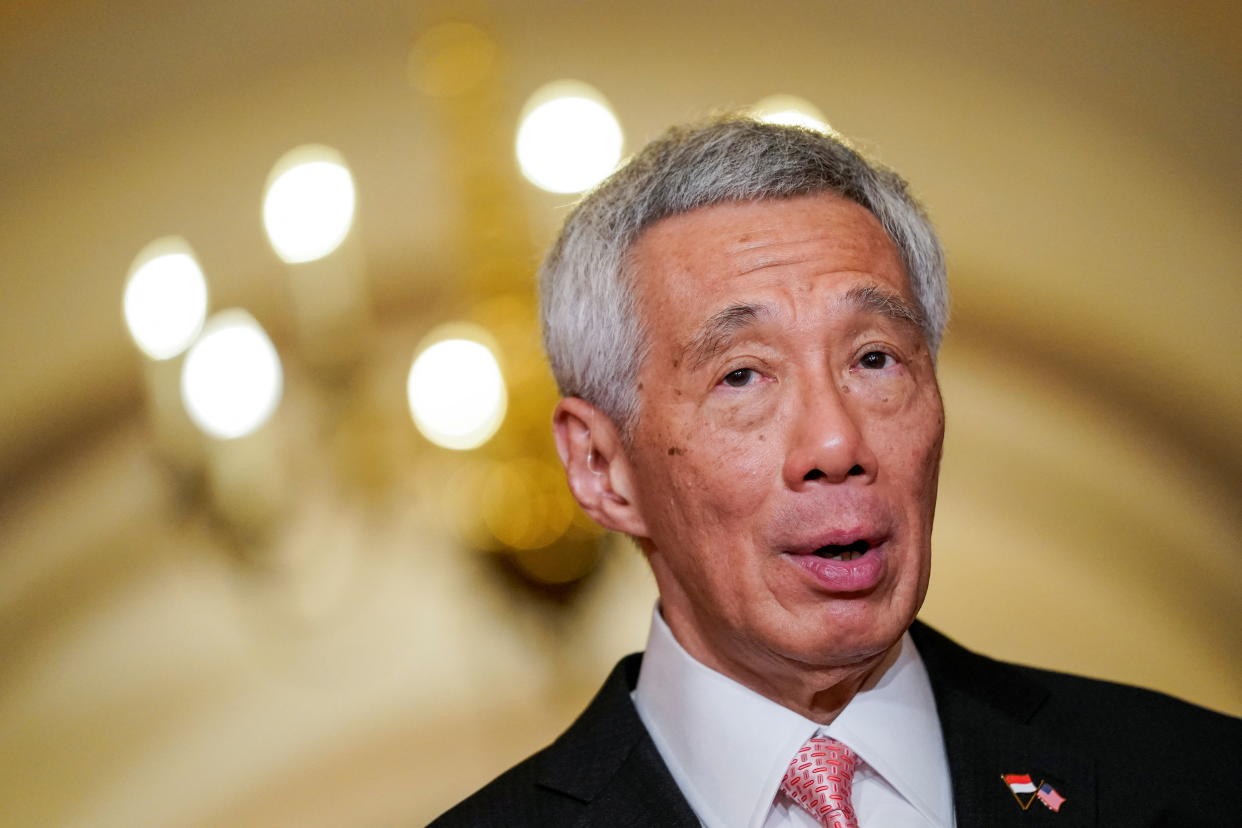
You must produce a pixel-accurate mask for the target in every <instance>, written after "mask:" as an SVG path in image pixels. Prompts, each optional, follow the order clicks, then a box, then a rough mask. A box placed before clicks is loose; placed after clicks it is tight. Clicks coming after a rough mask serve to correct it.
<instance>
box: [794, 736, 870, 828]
mask: <svg viewBox="0 0 1242 828" xmlns="http://www.w3.org/2000/svg"><path fill="white" fill-rule="evenodd" d="M857 766H858V755H857V754H855V753H854V751H852V750H850V749H849V748H847V747H846V746H845V745H843V744H841V743H840V742H838V741H837V740H836V739H832V738H829V737H827V736H813V737H811V738H810V739H808V740H807V741H806V744H804V745H803V746H802V747H801V748H800V749H799V750H798V753H797V755H795V756H794V758H793V761H792V762H790V763H789V768H788V769H786V771H785V778H784V780H783V781H782V782H781V790H782V791H784V792H785V793H786V794H787V795H788V796H789V798H790V799H792V800H793V801H794V802H797V803H798V805H800V806H801V807H802V808H803V809H805V810H806V812H807V813H809V814H810V815H811V816H813V817H815V818H816V819H817V820H819V822H820V824H821V825H823V826H824V828H858V819H857V818H856V817H855V816H854V805H853V803H852V800H851V796H852V793H853V785H854V769H855V768H856V767H857Z"/></svg>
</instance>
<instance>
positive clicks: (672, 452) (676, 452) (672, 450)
mask: <svg viewBox="0 0 1242 828" xmlns="http://www.w3.org/2000/svg"><path fill="white" fill-rule="evenodd" d="M685 453H686V450H685V449H679V448H677V447H676V446H669V447H668V456H669V457H672V456H673V455H678V456H681V455H683V454H685Z"/></svg>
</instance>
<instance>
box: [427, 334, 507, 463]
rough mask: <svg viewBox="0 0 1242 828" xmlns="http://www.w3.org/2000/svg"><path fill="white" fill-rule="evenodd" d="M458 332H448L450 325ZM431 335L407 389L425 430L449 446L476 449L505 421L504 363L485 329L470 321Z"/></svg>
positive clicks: (437, 440) (428, 435) (435, 441)
mask: <svg viewBox="0 0 1242 828" xmlns="http://www.w3.org/2000/svg"><path fill="white" fill-rule="evenodd" d="M450 330H451V331H452V332H453V333H455V334H456V335H455V336H447V335H443V334H444V333H446V332H448V331H450ZM441 331H442V335H440V336H437V335H436V334H435V333H433V334H432V335H431V336H430V337H428V340H429V341H432V344H431V345H428V346H427V347H426V348H424V349H423V350H422V351H421V352H420V353H419V354H418V356H417V357H416V358H415V360H414V364H413V365H412V366H411V367H410V374H409V379H408V381H407V382H406V395H407V397H408V400H409V404H410V414H411V415H412V416H413V418H414V424H415V425H416V426H418V430H419V431H420V432H422V434H423V436H424V437H426V438H427V439H428V440H430V441H431V442H433V443H435V444H436V445H438V446H443V447H444V448H449V449H457V450H464V449H472V448H478V447H479V446H481V445H483V444H484V443H486V442H487V441H488V440H489V439H491V437H492V435H493V434H495V433H496V430H497V429H499V428H500V424H501V423H502V422H503V421H504V417H505V409H506V407H507V404H508V392H507V391H506V389H505V381H504V377H503V376H502V374H501V372H500V364H499V363H498V362H497V361H496V356H495V354H494V353H493V351H492V349H491V348H489V347H488V345H485V344H484V342H486V341H487V339H488V337H487V335H486V333H485V332H483V331H481V330H480V331H477V332H475V331H472V330H471V328H469V327H467V326H461V325H457V326H453V327H452V328H444V329H441Z"/></svg>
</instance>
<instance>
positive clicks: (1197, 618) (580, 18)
mask: <svg viewBox="0 0 1242 828" xmlns="http://www.w3.org/2000/svg"><path fill="white" fill-rule="evenodd" d="M3 20H4V24H3V26H2V27H0V77H3V79H4V82H3V84H0V113H3V116H2V117H3V120H4V125H5V126H4V131H3V137H2V138H0V274H2V275H0V280H2V281H0V285H2V288H0V343H2V345H3V355H4V370H3V372H2V374H0V392H2V394H3V397H2V399H3V412H4V413H3V417H0V498H2V504H0V802H3V803H4V805H3V808H0V823H2V824H5V825H14V826H47V825H58V826H136V825H160V826H209V825H210V826H217V825H247V826H249V825H255V826H258V825H297V826H362V825H395V824H422V823H423V822H425V821H427V820H428V819H429V818H431V817H432V816H433V815H435V814H436V813H438V812H439V811H440V810H441V809H443V808H444V807H446V806H448V805H449V804H451V803H452V802H454V801H455V800H457V799H458V798H460V797H461V796H463V795H464V794H466V793H467V792H469V791H470V790H472V789H473V788H475V787H476V786H477V785H479V784H481V783H482V782H483V781H485V780H486V779H487V778H490V776H491V775H492V774H493V773H495V772H496V771H498V770H500V769H501V768H502V767H504V766H506V765H507V764H509V763H510V762H512V761H514V760H516V759H517V758H519V757H520V756H522V755H524V754H526V753H528V752H529V751H531V750H532V749H534V748H536V747H538V746H540V745H542V744H543V743H545V742H547V741H548V740H549V739H551V738H552V737H553V736H554V735H555V734H556V733H557V732H558V731H559V730H560V729H561V728H562V727H563V726H564V725H565V724H566V723H567V722H568V720H569V719H570V718H571V716H572V715H573V713H574V712H576V710H577V709H579V707H580V706H581V705H582V704H583V703H584V701H585V700H586V698H587V697H588V696H589V695H590V693H591V692H592V691H593V690H594V688H595V686H596V685H597V683H598V682H599V680H600V679H601V678H602V676H603V675H604V673H605V672H606V671H607V669H608V668H609V667H610V665H611V664H612V663H613V661H614V660H615V659H616V658H617V657H618V656H620V655H621V654H623V653H625V652H628V651H631V650H634V649H636V648H639V647H640V646H641V645H642V641H643V637H644V634H645V626H646V622H647V617H648V614H649V612H650V608H651V603H652V600H653V595H654V591H653V586H652V583H651V581H650V579H649V577H648V576H647V575H646V573H645V571H644V569H643V565H642V562H641V560H639V559H638V556H637V555H636V554H635V553H634V552H633V551H632V550H631V549H629V548H627V547H626V545H625V544H624V543H621V542H617V541H615V540H613V539H608V538H604V539H597V538H595V537H594V536H592V535H591V534H590V532H589V531H587V530H586V529H585V528H583V527H582V526H579V525H576V524H571V525H567V524H566V522H565V521H567V520H568V519H569V518H568V517H567V515H568V513H564V512H561V511H559V509H560V506H558V505H557V504H558V503H559V502H560V501H557V500H555V499H549V498H554V495H548V494H542V493H541V492H542V489H543V488H546V486H547V483H546V481H545V480H544V478H545V477H546V469H547V466H546V462H547V460H548V457H549V453H548V452H549V448H548V446H549V443H550V441H549V439H548V437H547V436H546V422H547V416H548V411H549V409H550V405H551V394H550V391H549V386H548V381H547V378H546V375H545V373H544V372H545V369H544V368H543V366H542V363H540V362H538V361H537V358H536V356H535V354H536V353H537V352H536V351H534V350H533V345H534V333H533V323H532V321H531V319H532V308H531V301H530V295H529V291H530V287H531V284H530V275H531V272H532V270H533V266H534V263H535V262H536V261H537V258H538V255H539V251H540V250H541V249H542V248H543V247H544V246H545V245H546V244H547V243H548V241H549V240H550V238H551V236H552V233H553V232H554V228H555V226H556V223H557V221H558V220H559V218H560V217H561V216H563V214H564V211H565V207H566V205H567V204H568V203H570V202H571V201H572V196H554V195H550V194H548V193H544V192H542V191H540V190H537V189H536V188H535V187H533V186H531V185H530V184H529V183H527V182H526V181H525V180H524V179H523V178H522V177H521V175H520V173H519V172H518V169H517V166H516V164H515V162H514V160H513V152H512V146H513V137H514V133H515V130H516V128H517V124H518V121H519V118H520V116H521V114H522V110H523V106H524V104H525V102H526V100H527V98H528V97H529V96H530V95H531V94H532V93H533V92H534V91H535V90H536V89H537V88H539V87H540V86H542V85H543V84H545V83H547V82H549V81H552V80H556V79H558V78H573V79H578V80H581V81H585V82H587V83H590V84H592V85H593V86H594V87H595V88H596V89H598V90H599V91H600V92H601V93H602V94H603V95H604V96H605V97H606V98H607V99H608V101H609V102H610V104H611V106H612V108H613V110H614V111H615V113H616V115H617V117H618V118H619V120H620V123H621V126H622V128H623V130H624V133H625V152H626V153H629V152H632V151H634V150H635V149H636V148H637V147H639V146H641V144H642V143H643V142H644V141H645V140H647V139H648V138H650V137H653V136H654V135H656V134H658V133H659V132H660V131H661V130H662V129H663V128H664V127H665V126H667V125H668V124H670V123H673V122H677V121H682V120H685V119H687V118H690V117H694V116H697V115H700V114H703V113H705V112H708V111H711V110H713V109H716V108H720V107H726V106H727V107H740V106H748V105H750V104H753V103H754V102H755V101H757V100H759V99H760V98H763V97H765V96H768V95H771V94H774V93H792V94H796V95H800V96H802V97H804V98H806V99H808V100H809V101H811V102H813V103H815V104H816V105H817V106H818V107H819V108H820V109H821V110H822V111H823V113H824V114H825V115H826V116H827V118H828V120H829V121H830V122H831V123H832V125H833V126H834V127H835V128H836V129H838V130H840V131H841V132H843V133H845V134H846V135H849V136H852V137H853V138H855V139H856V140H857V141H858V143H860V144H861V145H862V146H863V147H865V148H867V149H868V150H869V151H870V152H872V153H873V154H874V155H876V156H878V157H879V158H880V159H881V160H883V161H884V162H886V163H888V164H890V165H892V166H894V167H896V168H897V169H898V170H900V171H901V172H903V173H904V174H905V175H906V176H907V177H908V178H909V179H910V180H911V181H912V182H913V184H914V187H915V189H916V191H917V192H918V193H919V194H920V196H921V197H922V198H923V200H924V201H925V202H926V204H927V205H928V207H929V209H930V211H931V213H932V215H933V217H934V219H935V220H936V222H937V224H938V226H939V227H940V229H941V231H942V234H943V238H944V242H945V246H946V248H947V250H948V255H949V261H950V268H951V278H952V283H953V288H954V291H955V307H954V319H953V323H952V329H951V333H950V336H949V338H948V343H947V345H946V348H945V351H944V354H943V358H942V382H943V386H944V392H945V397H946V402H947V405H948V410H949V437H948V444H947V456H946V459H945V463H944V471H943V482H942V487H941V507H940V514H939V521H938V524H937V537H936V570H935V576H934V579H933V586H932V592H931V595H930V597H929V599H928V602H927V606H926V609H925V612H924V613H923V615H924V617H925V618H926V619H927V620H928V621H931V622H932V623H934V624H937V625H938V626H940V627H941V628H942V629H943V630H945V631H946V632H948V633H949V634H951V635H953V636H954V637H956V638H958V639H959V640H960V641H962V642H963V643H966V644H968V645H970V646H973V647H975V648H977V649H980V650H982V651H984V652H987V653H991V654H995V655H998V656H1003V657H1006V658H1012V659H1018V660H1022V661H1026V662H1029V663H1034V664H1038V665H1044V666H1049V667H1055V668H1060V669H1066V670H1071V671H1076V672H1083V673H1088V674H1092V675H1098V676H1104V677H1108V678H1113V679H1120V680H1125V681H1131V682H1137V683H1140V684H1145V685H1148V686H1152V687H1155V688H1159V689H1161V690H1164V691H1167V692H1170V693H1173V694H1176V695H1178V696H1181V697H1184V698H1187V699H1190V700H1193V701H1196V702H1199V703H1201V704H1204V705H1207V706H1209V707H1213V708H1217V709H1220V710H1226V711H1229V712H1232V713H1234V714H1240V713H1242V660H1240V659H1239V645H1240V644H1242V636H1240V635H1239V630H1240V629H1242V566H1240V565H1239V560H1238V558H1239V555H1240V554H1242V509H1240V508H1239V496H1238V493H1239V484H1240V483H1242V381H1240V380H1239V366H1240V365H1242V336H1240V334H1239V329H1240V327H1242V313H1240V311H1239V308H1240V307H1242V278H1240V277H1242V234H1240V233H1239V227H1240V226H1242V154H1240V153H1239V152H1238V140H1239V136H1240V135H1242V107H1240V106H1239V100H1242V82H1240V81H1242V13H1240V12H1239V11H1238V6H1237V5H1236V4H1233V3H1230V2H1225V0H1213V2H1199V3H1193V4H1185V3H1174V2H1164V1H1162V0H1132V1H1131V2H1120V0H1118V2H1094V3H1086V2H1043V1H1042V0H1041V1H1040V2H1035V1H1034V0H1032V2H1022V3H1017V2H1006V3H1000V2H996V3H987V2H969V1H967V2H960V3H952V4H933V3H925V2H914V1H913V0H912V1H911V2H888V3H875V2H824V1H823V0H805V1H803V2H798V0H767V2H762V3H755V2H717V3H691V2H676V0H672V1H670V0H659V2H647V0H642V2H627V3H594V2H568V1H567V0H562V1H560V2H558V1H557V0H524V2H520V3H519V2H512V3H502V2H483V1H482V0H479V2H456V3H446V2H398V0H390V2H374V3H338V2H312V1H310V0H308V2H300V3H293V2H260V3H255V2H251V1H250V0H247V1H246V2H239V1H238V0H218V1H217V2H209V3H201V2H199V3H195V2H186V1H185V0H175V1H174V2H155V1H154V0H137V1H136V2H120V3H118V2H104V0H66V2H47V1H46V0H26V2H10V3H7V4H5V7H4V9H3ZM446 21H465V22H468V23H470V24H472V25H473V26H475V27H477V30H478V31H480V32H483V33H484V35H483V37H482V39H481V40H479V39H477V38H476V39H475V40H474V41H471V42H472V43H473V46H469V44H468V46H469V47H468V48H465V50H464V51H462V50H461V49H460V48H459V47H460V42H458V46H453V43H454V42H457V41H453V38H447V39H445V38H443V37H441V39H440V40H435V38H433V39H432V40H430V41H429V40H427V39H426V38H427V36H428V33H429V32H440V33H441V34H443V32H444V31H445V30H444V29H437V28H436V26H437V24H442V23H444V22H446ZM457 31H458V32H460V31H463V30H462V29H460V28H459V29H458V30H457ZM472 31H473V30H472ZM467 40H469V38H467ZM446 43H447V44H448V45H445V44H446ZM454 49H457V51H453V50H454ZM445 50H447V51H445ZM308 142H317V143H323V144H327V145H330V146H332V147H335V148H336V149H337V150H338V151H339V152H340V153H342V155H343V156H344V158H345V159H346V160H347V161H348V163H349V165H350V167H351V168H352V171H353V175H354V178H355V181H356V185H357V192H358V203H359V206H358V220H357V223H356V225H355V227H354V230H353V236H352V237H351V241H350V244H351V245H353V248H354V249H355V252H360V253H361V254H362V256H363V257H364V258H365V262H366V265H365V276H366V282H365V284H366V291H367V295H368V296H369V299H368V305H369V312H370V324H369V326H368V327H366V328H364V329H363V330H362V333H363V335H364V339H362V340H361V346H360V347H359V348H358V349H357V352H356V353H357V357H358V358H357V359H356V360H355V361H352V362H350V361H348V360H346V362H347V363H348V364H345V365H344V366H342V365H325V361H324V359H323V354H322V353H319V354H318V356H316V347H314V346H315V345H316V344H317V345H318V348H319V351H320V352H322V351H323V350H325V349H324V345H325V342H324V341H319V342H318V343H313V342H310V341H309V340H308V339H307V338H306V337H305V336H300V335H299V333H298V329H297V326H296V324H295V320H294V314H293V310H292V308H293V304H292V302H291V299H290V293H291V288H290V273H289V270H290V269H289V268H288V267H286V266H285V265H283V264H282V263H281V261H280V260H279V259H278V258H277V257H276V256H275V254H274V253H273V252H272V249H271V247H270V246H269V244H268V242H267V239H266V237H265V235H264V230H263V224H262V221H261V214H260V203H261V199H262V197H263V192H264V189H263V188H264V183H265V181H266V179H267V176H268V173H269V171H270V170H271V168H272V165H273V164H274V163H275V162H276V160H277V159H278V158H279V157H280V156H282V155H283V154H284V153H285V152H286V151H287V150H289V149H291V148H292V147H294V146H297V145H300V144H304V143H308ZM168 234H176V235H180V236H183V237H185V239H187V240H188V241H189V243H190V245H192V247H193V249H194V250H195V252H196V253H197V255H198V259H199V261H200V262H201V264H202V268H203V271H204V273H205V274H206V278H207V281H208V283H209V289H210V296H211V305H212V308H213V309H222V308H227V307H231V306H243V307H245V308H247V309H248V310H249V311H250V312H251V313H253V314H254V316H255V317H256V318H257V319H258V320H259V321H260V322H261V323H262V324H263V326H264V327H265V328H266V329H267V331H268V332H269V333H270V334H271V337H272V339H273V340H274V342H275V344H276V347H277V349H278V350H279V352H280V354H281V358H282V361H283V364H284V367H285V394H284V397H283V399H282V401H281V403H280V408H279V409H278V411H277V413H276V415H275V416H274V418H273V419H272V420H271V421H270V422H269V423H268V424H267V425H266V426H264V427H263V429H261V430H260V432H259V433H258V434H256V435H253V437H252V438H248V440H249V442H247V443H245V444H243V449H244V451H245V452H248V453H249V454H247V456H253V457H257V458H259V460H256V463H260V465H261V463H268V464H269V465H272V464H274V466H272V467H274V468H276V469H278V470H279V472H280V477H279V480H280V481H281V482H280V485H279V487H278V489H279V493H280V495H281V496H282V497H283V501H280V502H279V503H278V506H277V507H274V508H277V509H278V511H276V512H275V513H274V514H275V517H272V518H268V519H266V520H265V521H260V523H261V524H262V525H261V526H259V527H258V528H256V527H255V526H251V527H250V530H249V531H248V532H247V533H239V532H238V530H237V529H236V528H230V526H231V524H230V523H229V521H228V519H227V516H226V515H224V514H222V510H221V508H220V507H219V506H213V503H218V502H219V500H218V492H217V494H215V495H213V490H212V489H211V488H210V486H209V485H208V484H205V483H204V474H205V472H204V468H206V467H205V466H203V465H202V463H204V462H208V461H210V457H211V454H212V452H216V453H218V452H219V451H221V450H222V449H221V447H220V446H212V447H209V451H208V453H207V454H206V455H204V456H203V457H201V458H200V459H199V460H197V461H183V463H182V466H181V469H182V471H181V472H180V473H174V472H173V471H171V470H170V467H169V466H168V465H167V462H166V461H165V460H164V459H161V458H163V457H166V455H162V454H161V453H160V450H159V449H158V447H157V444H156V442H155V439H154V436H153V432H152V428H151V424H150V418H149V416H148V405H147V403H146V402H145V399H146V398H145V396H144V391H143V387H144V358H143V357H141V356H140V354H139V353H138V351H137V350H136V349H135V348H134V346H133V344H132V342H131V341H130V339H129V337H128V335H127V333H126V329H125V325H124V321H123V319H122V314H121V295H122V291H123V289H124V285H125V279H126V274H127V271H128V269H129V267H130V263H131V261H132V260H133V259H134V257H135V256H136V255H137V253H138V251H139V250H140V249H142V248H143V247H144V246H145V245H146V244H147V243H148V242H150V241H151V240H153V239H155V238H157V237H160V236H164V235H168ZM456 320H469V321H472V322H474V323H476V324H480V325H483V326H484V327H486V328H487V329H488V330H489V331H490V333H491V335H492V336H494V337H495V339H496V344H497V346H498V350H499V352H500V357H501V365H502V369H503V371H504V372H505V376H506V379H507V380H508V382H509V393H510V415H509V418H508V419H507V420H506V422H505V425H504V426H503V427H502V429H501V432H500V433H499V434H498V435H497V437H496V438H494V439H493V440H492V441H491V442H489V443H488V444H487V445H485V446H484V447H483V448H482V449H479V450H477V451H474V452H452V451H448V450H445V449H441V448H436V447H434V446H432V445H431V444H430V443H428V442H427V441H426V440H425V439H423V438H422V437H421V436H420V434H419V433H418V432H417V431H416V430H415V428H414V426H413V424H412V422H411V420H410V417H409V414H408V411H407V409H406V402H405V377H406V372H407V371H408V370H409V366H410V362H411V359H412V357H413V356H414V354H415V350H416V348H417V347H418V346H419V343H420V342H421V341H422V340H423V338H424V337H425V336H426V335H427V334H428V332H429V331H431V330H432V329H433V328H435V327H436V326H437V325H440V324H441V323H444V322H451V321H456ZM328 344H329V345H330V346H331V347H328V348H327V349H326V350H327V351H328V352H329V353H331V352H333V350H334V349H335V347H336V346H335V344H334V343H331V342H329V343H328ZM339 350H341V351H348V348H347V347H346V345H341V346H340V349H339ZM233 448H236V446H234V447H233ZM264 458H266V459H264ZM217 461H218V458H217ZM260 461H261V462H260ZM519 495H520V497H519ZM535 502H538V503H540V504H542V505H541V506H540V508H539V509H534V508H533V507H532V508H531V509H529V510H523V509H521V508H518V507H517V506H516V505H515V504H516V503H535ZM260 511H261V510H260ZM532 515H534V517H532ZM484 518H486V520H484ZM548 527H551V529H548ZM541 533H542V534H541ZM497 535H500V536H504V537H508V538H509V540H510V543H509V544H508V546H505V545H503V544H500V543H499V542H497V541H496V540H495V538H496V536H497ZM558 535H559V537H558ZM522 546H528V547H529V546H535V547H538V548H535V549H523V550H519V549H516V548H515V547H522Z"/></svg>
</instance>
